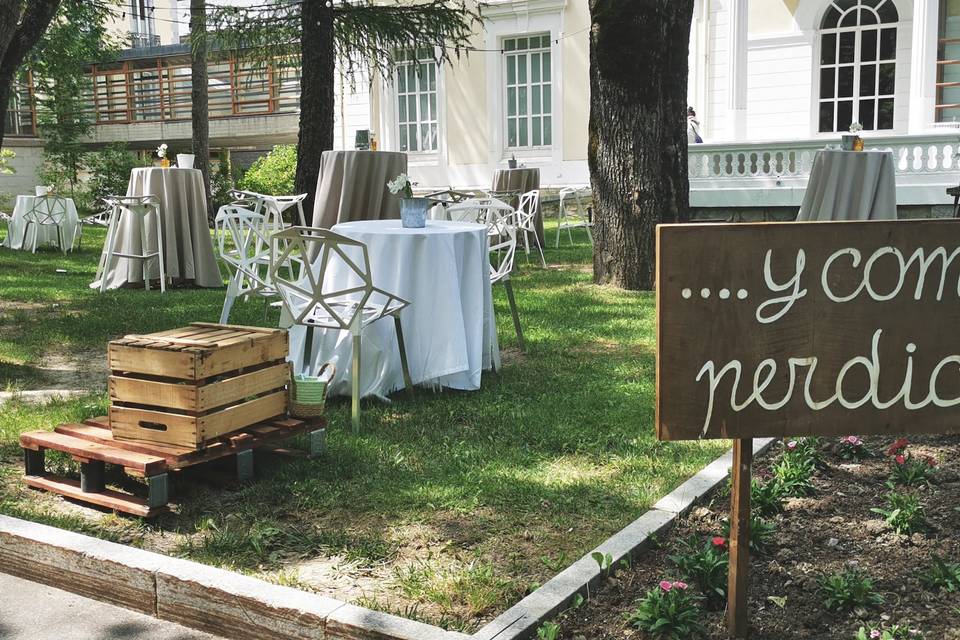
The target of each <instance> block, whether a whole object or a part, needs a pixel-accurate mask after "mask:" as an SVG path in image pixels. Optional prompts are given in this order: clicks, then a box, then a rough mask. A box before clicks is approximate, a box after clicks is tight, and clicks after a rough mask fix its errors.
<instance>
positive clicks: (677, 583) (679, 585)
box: [673, 580, 687, 590]
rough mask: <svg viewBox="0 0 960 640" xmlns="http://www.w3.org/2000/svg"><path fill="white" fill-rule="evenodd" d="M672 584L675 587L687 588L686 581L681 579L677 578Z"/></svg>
mask: <svg viewBox="0 0 960 640" xmlns="http://www.w3.org/2000/svg"><path fill="white" fill-rule="evenodd" d="M673 586H674V587H676V588H677V589H680V590H683V589H686V588H687V583H686V582H683V581H681V580H677V581H676V582H674V583H673Z"/></svg>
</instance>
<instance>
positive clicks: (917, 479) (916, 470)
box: [890, 454, 937, 487]
mask: <svg viewBox="0 0 960 640" xmlns="http://www.w3.org/2000/svg"><path fill="white" fill-rule="evenodd" d="M936 469H937V466H936V461H935V460H934V459H933V458H915V457H913V456H912V455H910V454H907V455H905V456H904V455H898V456H896V457H894V458H893V463H892V466H891V467H890V480H891V482H893V483H895V484H900V485H905V486H908V487H916V486H919V485H921V484H930V477H931V476H932V475H933V474H934V472H935V471H936Z"/></svg>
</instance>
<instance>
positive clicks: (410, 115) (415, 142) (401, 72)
mask: <svg viewBox="0 0 960 640" xmlns="http://www.w3.org/2000/svg"><path fill="white" fill-rule="evenodd" d="M396 80H397V132H398V138H399V140H398V142H399V146H400V151H427V152H429V151H436V150H437V129H438V127H437V123H438V121H439V118H438V116H437V63H436V61H435V60H434V59H433V52H432V51H430V50H427V49H420V50H418V51H417V52H416V55H414V51H413V50H405V51H399V52H397V78H396Z"/></svg>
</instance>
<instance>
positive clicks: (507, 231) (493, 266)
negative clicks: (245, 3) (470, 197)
mask: <svg viewBox="0 0 960 640" xmlns="http://www.w3.org/2000/svg"><path fill="white" fill-rule="evenodd" d="M507 208H508V209H509V208H510V207H509V205H507ZM487 212H488V217H487V219H486V224H487V237H488V238H489V239H490V284H491V285H494V284H497V283H498V282H502V283H503V288H504V289H506V292H507V301H508V302H509V303H510V314H511V315H512V316H513V328H514V331H516V333H517V344H518V346H519V347H520V350H521V351H525V350H526V347H525V345H524V341H523V330H522V329H521V328H520V316H519V314H518V313H517V301H516V300H515V299H514V297H513V284H512V283H511V282H510V274H511V272H512V271H513V261H514V257H515V256H516V253H517V233H518V232H519V229H520V225H519V214H518V213H517V212H515V211H507V210H505V209H502V208H492V209H488V210H487ZM494 254H496V260H494Z"/></svg>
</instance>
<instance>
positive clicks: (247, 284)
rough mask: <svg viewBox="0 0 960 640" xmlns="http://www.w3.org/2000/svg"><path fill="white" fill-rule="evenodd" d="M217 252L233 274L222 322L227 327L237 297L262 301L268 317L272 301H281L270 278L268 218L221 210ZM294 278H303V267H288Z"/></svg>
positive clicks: (238, 209)
mask: <svg viewBox="0 0 960 640" xmlns="http://www.w3.org/2000/svg"><path fill="white" fill-rule="evenodd" d="M214 228H215V230H216V232H215V235H216V238H217V251H218V253H219V254H220V258H221V259H222V260H223V262H224V263H225V264H226V265H227V269H228V270H230V271H232V272H233V275H231V276H230V282H229V283H228V284H227V293H226V296H225V297H224V300H223V309H222V310H221V312H220V323H221V324H227V322H228V320H229V319H230V310H231V309H232V308H233V303H234V302H235V301H236V299H237V298H239V297H241V296H243V298H244V299H246V298H248V297H250V296H256V297H258V298H262V299H263V301H264V306H263V312H264V316H266V313H267V307H268V306H269V303H270V299H271V298H279V296H280V294H278V293H277V290H276V287H274V285H273V281H272V280H271V279H270V229H269V227H268V226H267V223H266V216H264V215H263V214H262V213H256V212H254V211H251V210H250V209H247V208H245V207H240V206H235V205H226V206H223V207H220V210H219V211H218V212H217V217H216V219H215V220H214ZM286 266H287V267H288V269H289V274H288V275H289V276H290V278H291V279H295V278H299V275H300V270H301V268H302V264H297V265H296V268H295V265H294V264H293V263H288V264H287V265H286Z"/></svg>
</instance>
